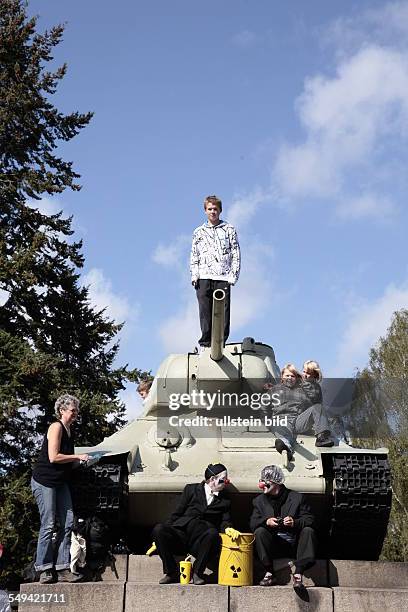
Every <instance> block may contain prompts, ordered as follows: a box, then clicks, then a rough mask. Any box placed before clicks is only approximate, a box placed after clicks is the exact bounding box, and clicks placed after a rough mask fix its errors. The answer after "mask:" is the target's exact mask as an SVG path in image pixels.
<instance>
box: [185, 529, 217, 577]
mask: <svg viewBox="0 0 408 612" xmlns="http://www.w3.org/2000/svg"><path fill="white" fill-rule="evenodd" d="M220 545H221V538H220V534H219V533H218V530H217V529H216V527H210V528H207V529H206V530H205V531H203V532H202V533H201V534H200V535H199V536H198V537H196V538H194V539H193V540H192V541H191V544H190V543H189V546H190V548H189V550H190V552H192V553H193V555H194V556H195V558H196V560H195V562H194V566H193V573H194V574H197V576H200V577H202V576H203V574H204V572H205V568H206V567H207V566H208V562H209V560H210V559H212V558H214V557H217V556H218V555H219V552H220Z"/></svg>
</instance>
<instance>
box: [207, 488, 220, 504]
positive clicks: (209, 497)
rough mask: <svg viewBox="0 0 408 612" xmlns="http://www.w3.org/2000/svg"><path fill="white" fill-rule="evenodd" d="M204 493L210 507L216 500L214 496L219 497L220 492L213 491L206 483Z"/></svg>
mask: <svg viewBox="0 0 408 612" xmlns="http://www.w3.org/2000/svg"><path fill="white" fill-rule="evenodd" d="M204 491H205V496H206V498H207V506H209V505H210V504H211V502H212V501H213V500H214V495H218V493H219V491H211V489H210V487H209V486H208V484H207V483H206V482H205V483H204Z"/></svg>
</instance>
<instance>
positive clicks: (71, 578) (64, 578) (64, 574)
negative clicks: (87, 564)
mask: <svg viewBox="0 0 408 612" xmlns="http://www.w3.org/2000/svg"><path fill="white" fill-rule="evenodd" d="M57 576H58V582H79V581H80V580H82V578H83V575H82V574H73V573H72V572H71V571H70V570H69V569H63V570H58V571H57Z"/></svg>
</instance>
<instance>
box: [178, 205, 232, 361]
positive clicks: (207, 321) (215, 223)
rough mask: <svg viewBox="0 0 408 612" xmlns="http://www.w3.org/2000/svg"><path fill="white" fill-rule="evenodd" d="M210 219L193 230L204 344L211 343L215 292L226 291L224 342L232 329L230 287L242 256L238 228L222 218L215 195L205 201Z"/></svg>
mask: <svg viewBox="0 0 408 612" xmlns="http://www.w3.org/2000/svg"><path fill="white" fill-rule="evenodd" d="M204 210H205V214H206V215H207V222H206V223H203V225H200V227H197V228H196V229H195V230H194V233H193V243H192V246H191V256H190V272H191V284H192V285H193V287H194V289H195V290H196V293H197V300H198V308H199V314H200V327H201V338H200V339H199V341H198V344H199V345H200V351H201V350H202V348H201V347H206V346H210V343H211V320H212V301H213V293H214V291H215V290H216V289H222V290H223V291H225V326H224V343H225V342H226V340H227V338H228V336H229V329H230V293H231V286H232V285H235V283H236V282H237V280H238V277H239V272H240V266H241V256H240V249H239V242H238V236H237V232H236V230H235V228H234V227H233V226H232V225H231V224H230V223H227V222H226V221H223V220H222V219H220V214H221V211H222V202H221V200H220V199H219V198H218V197H217V196H215V195H212V196H207V197H206V198H205V200H204Z"/></svg>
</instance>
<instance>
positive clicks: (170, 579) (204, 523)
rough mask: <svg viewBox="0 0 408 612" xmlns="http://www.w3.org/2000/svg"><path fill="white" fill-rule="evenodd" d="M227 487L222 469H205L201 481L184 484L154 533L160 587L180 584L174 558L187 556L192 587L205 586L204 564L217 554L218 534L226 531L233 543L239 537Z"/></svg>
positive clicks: (226, 478) (218, 546) (212, 465)
mask: <svg viewBox="0 0 408 612" xmlns="http://www.w3.org/2000/svg"><path fill="white" fill-rule="evenodd" d="M228 483H229V480H228V473H227V468H226V467H225V465H222V463H216V464H210V465H208V467H207V468H206V470H205V473H204V480H203V481H202V482H200V483H197V484H187V485H186V486H185V488H184V491H183V493H182V495H181V499H180V501H179V504H178V506H177V508H176V509H175V511H174V512H173V514H172V515H171V516H170V518H169V519H168V520H167V521H166V522H165V523H159V524H158V525H156V527H155V528H154V529H153V539H154V542H155V546H156V548H157V552H158V554H159V556H160V558H161V560H162V563H163V572H164V576H163V578H162V579H161V580H159V584H171V583H174V582H179V577H180V574H179V569H178V564H177V562H176V560H175V558H174V555H175V554H186V553H189V554H192V555H194V557H195V562H194V565H193V584H197V585H202V584H205V579H204V571H205V569H206V567H207V564H208V562H209V560H210V559H212V558H214V557H216V556H217V555H219V552H220V545H221V538H220V535H219V531H224V530H225V533H227V534H228V535H230V536H231V538H232V539H236V538H237V537H238V536H239V532H238V531H237V530H236V529H233V528H232V523H231V517H230V507H231V501H230V499H229V497H228V495H227V493H226V491H225V486H226V485H227V484H228Z"/></svg>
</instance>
